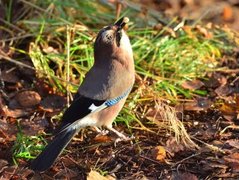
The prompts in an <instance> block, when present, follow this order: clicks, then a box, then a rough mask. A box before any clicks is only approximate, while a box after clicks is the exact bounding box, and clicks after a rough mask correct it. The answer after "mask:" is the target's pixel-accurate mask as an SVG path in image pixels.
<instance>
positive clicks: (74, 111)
mask: <svg viewBox="0 0 239 180" xmlns="http://www.w3.org/2000/svg"><path fill="white" fill-rule="evenodd" d="M104 102H105V101H104V100H94V99H91V98H87V97H84V96H82V95H79V94H78V93H77V94H76V95H75V97H74V100H73V101H72V103H71V105H70V107H69V108H68V109H66V111H65V112H64V114H63V117H62V122H61V125H60V127H59V128H58V129H57V131H56V133H58V132H60V131H62V130H63V129H65V128H66V127H67V126H69V125H70V124H72V123H74V122H75V121H77V120H79V119H82V118H83V117H85V116H87V115H88V114H90V113H91V112H92V110H91V109H89V107H90V106H91V105H92V104H93V105H95V106H101V105H103V104H104Z"/></svg>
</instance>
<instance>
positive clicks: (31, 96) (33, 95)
mask: <svg viewBox="0 0 239 180" xmlns="http://www.w3.org/2000/svg"><path fill="white" fill-rule="evenodd" d="M16 100H17V101H18V103H19V104H20V105H21V106H23V107H32V106H36V105H38V104H39V103H40V101H41V96H40V95H39V94H38V93H37V92H35V91H22V92H20V93H18V94H17V95H16Z"/></svg>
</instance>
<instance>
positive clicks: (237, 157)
mask: <svg viewBox="0 0 239 180" xmlns="http://www.w3.org/2000/svg"><path fill="white" fill-rule="evenodd" d="M223 159H224V160H225V161H226V163H227V164H228V165H229V166H230V167H231V168H232V170H233V172H235V173H238V172H239V153H233V154H230V155H228V156H226V157H224V158H223Z"/></svg>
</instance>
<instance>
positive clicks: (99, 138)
mask: <svg viewBox="0 0 239 180" xmlns="http://www.w3.org/2000/svg"><path fill="white" fill-rule="evenodd" d="M93 140H94V141H95V142H98V143H103V142H111V141H112V139H111V138H110V136H107V135H99V136H96V137H95V138H94V139H93Z"/></svg>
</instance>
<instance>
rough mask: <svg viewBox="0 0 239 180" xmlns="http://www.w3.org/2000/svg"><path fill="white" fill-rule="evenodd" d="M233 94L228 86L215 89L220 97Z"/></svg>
mask: <svg viewBox="0 0 239 180" xmlns="http://www.w3.org/2000/svg"><path fill="white" fill-rule="evenodd" d="M232 92H233V89H232V88H230V87H229V86H228V85H223V86H219V87H218V88H217V89H215V93H216V94H217V95H218V96H222V97H224V96H227V95H229V94H230V93H232Z"/></svg>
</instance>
